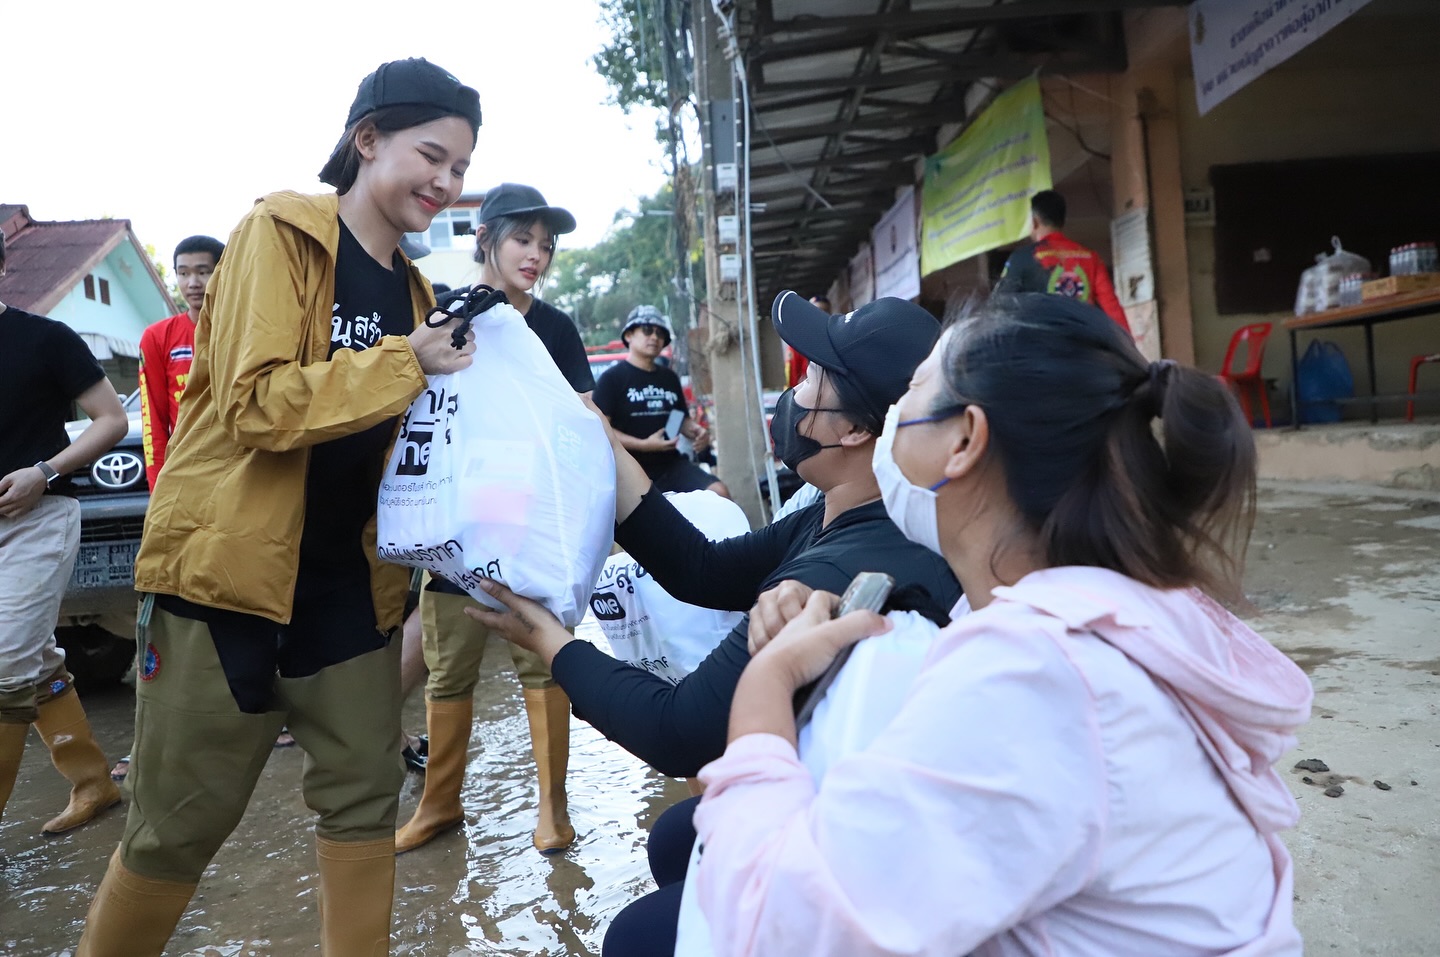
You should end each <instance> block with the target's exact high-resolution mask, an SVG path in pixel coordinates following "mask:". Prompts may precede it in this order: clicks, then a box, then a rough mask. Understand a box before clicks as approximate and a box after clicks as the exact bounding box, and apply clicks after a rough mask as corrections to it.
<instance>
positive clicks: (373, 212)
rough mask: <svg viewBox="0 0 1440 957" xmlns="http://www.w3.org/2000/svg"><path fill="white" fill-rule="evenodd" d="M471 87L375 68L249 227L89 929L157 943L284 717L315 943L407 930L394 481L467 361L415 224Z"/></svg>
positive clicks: (455, 179) (236, 240)
mask: <svg viewBox="0 0 1440 957" xmlns="http://www.w3.org/2000/svg"><path fill="white" fill-rule="evenodd" d="M479 126H480V101H479V96H478V94H477V93H476V92H475V91H474V90H473V89H470V88H469V87H466V86H463V85H461V83H460V82H459V81H458V80H456V79H455V78H454V77H453V76H451V75H450V74H448V73H446V72H445V71H444V70H442V69H440V68H439V67H437V66H434V65H433V64H430V63H427V62H426V61H424V60H402V61H395V62H392V63H386V64H384V65H382V66H381V67H380V68H379V69H378V70H376V71H375V72H374V73H372V74H370V76H368V77H366V78H365V79H364V80H363V81H362V82H361V84H360V89H359V92H358V94H357V95H356V98H355V102H354V104H353V105H352V106H351V108H350V113H349V116H348V118H347V120H346V130H345V134H344V136H343V137H342V138H341V140H340V143H339V145H337V147H336V149H335V152H334V154H333V155H332V156H331V158H330V160H329V161H328V162H327V163H326V165H325V167H324V169H323V170H322V171H321V174H320V178H321V179H322V180H323V181H324V182H326V183H328V184H330V185H332V186H334V187H335V188H336V192H335V193H333V194H329V195H324V196H302V195H299V194H296V193H275V194H271V195H269V196H266V197H265V198H263V199H261V200H260V201H259V202H257V203H256V205H255V207H254V208H253V209H252V210H251V212H250V214H249V215H248V216H246V217H245V219H244V220H243V221H242V222H241V223H240V225H239V226H238V227H237V228H236V229H235V232H234V233H233V234H232V235H231V237H230V242H229V244H228V247H227V251H226V256H225V260H224V262H223V263H222V265H221V267H220V268H219V270H218V271H217V272H216V273H215V276H214V279H213V280H212V282H211V283H210V288H209V289H208V290H207V292H206V296H205V305H204V308H203V309H202V310H201V313H200V320H199V324H198V326H197V328H196V334H195V364H194V367H193V369H192V372H191V377H190V381H189V383H188V385H187V387H186V391H185V398H184V401H183V402H182V404H181V409H180V420H179V423H178V425H177V428H176V432H175V435H174V437H173V438H172V439H171V444H170V454H169V460H168V461H167V462H166V468H165V471H164V472H163V473H162V475H161V477H160V479H159V481H158V483H157V484H156V487H155V492H154V495H153V496H152V498H151V503H150V511H149V514H148V516H147V518H146V523H145V538H144V543H143V545H142V546H141V549H140V555H139V557H138V558H137V560H136V568H135V580H136V588H137V589H138V590H139V591H140V592H141V593H142V594H143V595H144V596H145V597H144V600H143V604H142V611H141V622H140V624H141V628H140V634H139V641H140V646H141V647H140V656H141V657H140V667H139V669H138V672H139V679H140V680H139V682H138V689H139V690H138V693H137V699H138V702H137V709H136V716H135V748H134V755H135V762H134V764H133V766H132V770H131V772H130V782H131V788H132V801H131V805H130V811H129V819H128V821H127V822H126V827H125V834H124V837H123V838H122V840H121V843H120V847H119V849H118V850H117V851H116V852H115V855H114V856H113V857H112V858H111V861H110V867H109V870H108V871H107V872H106V874H105V878H104V880H103V881H102V883H101V885H100V888H99V890H98V892H97V894H96V897H95V901H94V903H93V904H92V905H91V908H90V914H89V917H88V918H87V921H86V926H85V933H84V936H83V937H82V939H81V941H80V946H79V950H78V952H77V954H80V955H87V957H102V955H103V957H152V955H154V957H158V955H159V954H160V953H161V951H162V949H163V948H164V946H165V943H166V941H167V940H169V938H170V936H171V934H172V933H173V932H174V929H175V926H176V924H177V923H178V922H179V919H180V917H181V914H182V913H183V912H184V910H185V907H186V905H187V904H188V902H189V900H190V897H191V895H192V894H193V893H194V891H195V888H196V886H197V884H198V882H199V879H200V876H201V874H202V872H203V871H204V869H205V867H206V865H207V864H208V863H209V862H210V859H211V858H212V857H213V856H214V854H215V852H216V851H217V850H219V848H220V846H221V844H223V843H224V841H225V839H226V838H227V837H228V836H229V834H230V832H231V831H232V830H233V829H234V827H235V825H236V824H237V823H238V822H239V821H240V818H241V815H242V814H243V813H244V811H245V807H246V804H247V803H248V802H249V798H250V793H251V791H252V790H253V789H254V786H255V782H256V780H257V779H258V777H259V774H260V771H261V769H262V768H263V767H264V765H265V759H266V757H267V756H268V755H269V753H270V747H271V744H272V742H273V741H274V739H275V734H276V732H277V731H278V730H279V729H280V727H281V725H284V724H288V726H289V728H290V731H291V733H292V734H293V735H294V736H295V739H296V741H297V742H298V743H299V744H300V746H301V747H302V748H304V749H305V751H306V760H305V774H304V782H303V785H304V795H305V802H306V804H308V805H309V806H310V808H311V809H313V810H314V811H315V813H316V815H317V819H316V825H315V839H316V853H317V856H318V858H319V870H320V885H319V887H320V894H319V910H320V915H321V939H322V944H321V952H322V953H323V954H324V955H325V957H355V955H366V957H370V955H376V954H387V953H389V937H390V913H391V905H392V900H393V894H394V881H395V864H394V861H395V856H394V833H395V817H396V810H397V804H398V795H399V790H400V785H401V780H402V778H403V775H404V772H403V770H402V767H401V763H400V756H399V750H400V709H399V704H400V695H399V669H398V659H399V652H400V647H399V645H400V643H399V641H398V640H392V639H393V638H394V637H395V635H396V634H397V633H398V626H399V625H400V618H401V613H402V609H403V605H404V600H405V592H406V584H407V580H408V577H409V575H408V572H407V571H406V570H404V569H401V568H399V567H396V566H392V565H384V564H382V563H380V562H379V561H378V560H377V559H376V557H375V499H376V490H377V487H378V484H379V480H380V474H381V471H382V470H383V467H384V463H385V460H386V455H387V451H388V449H389V446H390V444H391V443H392V442H393V441H394V438H395V434H396V431H397V429H398V427H399V421H400V420H399V416H401V415H402V414H403V413H404V411H405V409H406V408H407V406H408V405H409V403H410V402H411V400H413V399H414V398H415V397H416V396H418V395H419V394H420V392H421V391H422V390H423V389H424V386H425V376H426V374H427V373H428V374H440V373H448V372H454V371H457V370H458V369H460V368H463V367H464V366H466V365H469V363H470V361H471V359H470V353H471V352H473V350H474V344H473V341H472V340H468V339H467V341H466V342H465V343H464V345H463V347H462V348H459V349H457V348H455V347H454V346H453V345H452V342H451V331H450V330H449V329H446V328H431V327H430V326H428V325H426V324H425V323H424V321H423V320H424V319H425V316H426V314H427V313H428V312H429V310H430V307H431V306H432V305H433V302H434V300H433V299H432V296H431V292H430V285H429V283H428V282H427V281H426V280H425V279H424V278H423V277H422V276H421V275H420V273H419V271H418V270H416V269H415V268H414V267H413V266H412V265H411V264H410V263H409V261H408V260H406V259H405V257H404V255H403V254H402V253H400V251H399V249H398V246H399V242H400V239H401V236H402V235H403V234H404V233H406V232H424V231H425V230H427V229H428V228H429V226H430V222H431V220H432V219H433V218H434V216H435V214H436V213H438V212H440V210H442V209H444V208H445V207H447V206H449V205H450V204H451V203H452V202H454V201H455V200H456V199H457V198H458V197H459V196H460V193H461V189H462V186H463V183H464V178H465V171H466V169H467V167H468V166H469V163H470V154H471V153H472V152H473V150H474V148H475V140H476V135H477V133H478V130H479Z"/></svg>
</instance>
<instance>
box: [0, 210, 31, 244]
mask: <svg viewBox="0 0 1440 957" xmlns="http://www.w3.org/2000/svg"><path fill="white" fill-rule="evenodd" d="M16 213H25V214H26V218H27V219H28V218H29V211H28V210H27V209H26V208H25V207H24V206H18V205H15V204H13V203H0V226H3V225H5V224H6V223H7V222H9V221H10V218H11V217H12V216H14V215H15V214H16ZM6 238H9V234H8V233H7V234H6Z"/></svg>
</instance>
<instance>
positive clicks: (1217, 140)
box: [1167, 0, 1440, 415]
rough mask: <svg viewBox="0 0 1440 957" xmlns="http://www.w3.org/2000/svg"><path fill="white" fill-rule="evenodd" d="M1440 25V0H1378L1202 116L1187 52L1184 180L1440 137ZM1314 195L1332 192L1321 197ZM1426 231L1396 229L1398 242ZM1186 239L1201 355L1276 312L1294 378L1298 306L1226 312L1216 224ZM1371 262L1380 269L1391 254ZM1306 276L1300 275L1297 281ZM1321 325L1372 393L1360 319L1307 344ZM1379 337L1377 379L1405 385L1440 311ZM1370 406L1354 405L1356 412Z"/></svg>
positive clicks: (1384, 387) (1284, 380)
mask: <svg viewBox="0 0 1440 957" xmlns="http://www.w3.org/2000/svg"><path fill="white" fill-rule="evenodd" d="M1437 37H1440V3H1434V2H1428V0H1426V2H1417V0H1373V2H1372V3H1371V4H1370V5H1369V6H1368V7H1366V8H1365V9H1364V10H1362V11H1361V12H1360V13H1358V14H1356V15H1355V16H1353V17H1351V18H1350V19H1349V20H1347V21H1345V22H1344V23H1342V24H1340V25H1339V26H1338V27H1336V28H1335V29H1334V30H1332V31H1331V32H1330V33H1328V34H1326V35H1325V36H1324V37H1321V38H1320V39H1319V40H1317V41H1315V42H1314V43H1313V44H1312V45H1311V46H1309V47H1308V48H1306V49H1305V50H1303V51H1301V52H1300V53H1299V54H1297V55H1296V56H1294V57H1293V58H1291V59H1290V60H1288V61H1286V62H1285V63H1282V64H1281V65H1279V66H1278V67H1276V68H1275V69H1273V70H1271V71H1270V72H1268V73H1266V74H1265V75H1264V76H1261V77H1260V78H1259V79H1258V80H1256V81H1255V82H1253V83H1252V84H1250V85H1249V86H1247V87H1245V88H1244V89H1242V90H1240V91H1239V92H1238V93H1236V94H1234V95H1233V96H1232V97H1230V98H1229V99H1228V100H1226V101H1225V102H1223V103H1221V104H1220V105H1218V106H1217V107H1216V108H1215V109H1213V110H1212V111H1211V112H1210V113H1209V114H1208V115H1207V116H1204V117H1201V116H1200V115H1199V112H1198V109H1197V107H1196V102H1195V91H1194V79H1193V76H1192V74H1191V72H1190V69H1189V63H1188V55H1187V56H1185V57H1184V58H1183V60H1181V61H1179V62H1177V64H1176V67H1175V69H1174V84H1175V86H1174V88H1175V91H1176V93H1177V95H1176V97H1175V99H1174V102H1175V104H1176V119H1177V121H1178V127H1179V137H1180V146H1181V149H1180V157H1179V161H1180V175H1181V184H1180V186H1181V188H1182V189H1190V188H1204V187H1208V185H1209V174H1210V168H1211V167H1212V166H1216V165H1223V164H1234V163H1251V162H1264V161H1276V160H1292V159H1311V158H1325V157H1339V156H1357V155H1360V156H1372V155H1373V156H1378V155H1384V154H1393V153H1411V152H1421V151H1426V150H1437V149H1440V122H1436V120H1435V110H1434V104H1435V103H1437V102H1440V72H1437V71H1436V70H1435V69H1434V65H1433V61H1434V54H1435V39H1436V38H1437ZM1336 188H1337V189H1343V188H1344V184H1343V183H1337V184H1336ZM1415 188H1416V189H1427V190H1433V189H1436V188H1437V184H1436V183H1435V182H1433V181H1432V182H1428V183H1416V184H1415ZM1182 195H1183V194H1182ZM1317 201H1321V202H1323V197H1317ZM1437 228H1440V224H1437ZM1340 238H1341V239H1342V241H1343V240H1344V236H1341V237H1340ZM1428 238H1431V237H1422V236H1397V237H1395V242H1396V243H1397V244H1399V243H1401V242H1406V241H1414V240H1419V239H1428ZM1185 245H1186V247H1187V248H1188V253H1189V275H1188V284H1189V293H1190V305H1191V310H1192V312H1193V322H1194V326H1193V328H1194V348H1195V362H1196V364H1197V365H1198V366H1199V367H1200V368H1203V369H1211V370H1218V369H1219V368H1220V364H1221V362H1222V361H1223V359H1224V355H1225V349H1226V346H1227V345H1228V343H1229V341H1230V338H1231V336H1232V335H1233V333H1234V331H1235V330H1236V329H1237V328H1239V327H1240V326H1242V325H1245V324H1247V323H1252V322H1273V323H1276V330H1275V332H1274V334H1273V335H1272V338H1271V340H1270V344H1269V346H1268V348H1267V351H1266V356H1265V374H1266V375H1267V376H1271V377H1274V378H1276V379H1277V380H1279V381H1280V383H1281V385H1282V387H1283V388H1288V382H1289V374H1290V373H1289V352H1288V342H1287V336H1286V334H1285V332H1284V330H1282V329H1281V328H1279V323H1280V322H1281V321H1283V320H1284V319H1287V318H1290V316H1291V313H1290V312H1288V311H1287V312H1283V313H1266V314H1254V313H1250V314H1241V315H1226V316H1221V315H1219V313H1218V310H1217V308H1216V301H1215V269H1214V264H1215V242H1214V228H1213V227H1211V226H1195V225H1188V226H1186V227H1185ZM1322 251H1323V250H1320V249H1316V250H1314V252H1315V253H1319V252H1322ZM1373 265H1374V266H1375V267H1376V268H1377V269H1378V270H1379V271H1381V272H1382V273H1383V272H1384V271H1385V269H1386V266H1387V264H1385V263H1375V264H1373ZM1299 279H1300V277H1299V276H1298V275H1297V276H1296V277H1295V281H1296V284H1297V285H1298V283H1299ZM1317 336H1318V337H1320V338H1325V339H1330V340H1332V341H1334V342H1337V343H1338V344H1339V345H1340V347H1341V348H1342V349H1343V350H1344V352H1345V354H1346V356H1347V358H1348V359H1349V361H1350V366H1351V369H1352V371H1353V372H1354V374H1355V379H1356V390H1357V392H1362V393H1363V392H1364V391H1365V389H1366V388H1367V387H1368V386H1367V383H1366V382H1365V364H1364V363H1365V360H1364V354H1365V353H1364V338H1363V333H1362V332H1361V330H1360V329H1358V328H1356V329H1334V330H1323V331H1320V332H1317V333H1313V334H1310V333H1306V334H1302V336H1301V342H1300V348H1301V350H1303V349H1304V348H1305V345H1306V343H1307V342H1308V341H1309V340H1310V339H1312V338H1315V337H1317ZM1375 346H1376V366H1377V372H1378V381H1379V389H1380V391H1381V392H1382V393H1386V392H1388V393H1397V392H1403V391H1405V385H1406V377H1407V374H1408V363H1409V358H1410V356H1411V355H1413V354H1415V353H1418V352H1434V351H1436V350H1437V349H1440V317H1437V316H1431V317H1426V318H1421V319H1415V320H1407V321H1403V322H1397V323H1392V324H1387V325H1381V326H1377V327H1376V330H1375ZM1167 351H1168V350H1167ZM1365 411H1366V410H1365V409H1363V408H1360V407H1358V406H1357V407H1355V408H1354V409H1353V411H1352V412H1351V413H1350V414H1351V415H1361V414H1364V413H1365Z"/></svg>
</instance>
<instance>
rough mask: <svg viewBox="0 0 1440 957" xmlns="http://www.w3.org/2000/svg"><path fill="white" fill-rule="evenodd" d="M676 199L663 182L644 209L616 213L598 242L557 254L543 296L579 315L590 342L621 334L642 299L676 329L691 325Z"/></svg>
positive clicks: (577, 318)
mask: <svg viewBox="0 0 1440 957" xmlns="http://www.w3.org/2000/svg"><path fill="white" fill-rule="evenodd" d="M672 202H673V201H672V200H671V197H670V187H669V186H664V187H662V188H661V189H660V191H659V192H658V193H656V194H655V195H654V196H648V197H646V198H644V199H642V200H641V201H640V203H639V208H637V209H633V210H621V211H620V212H619V213H617V214H616V215H615V225H614V227H612V228H611V230H610V232H609V234H608V235H606V237H605V238H604V239H602V240H600V242H598V243H596V244H595V245H594V246H592V247H590V248H589V249H564V248H561V249H560V250H559V251H558V252H557V253H556V254H555V264H554V265H553V266H552V267H551V269H550V277H549V279H548V280H547V281H546V285H545V291H544V293H543V295H544V298H545V299H546V301H547V302H553V303H554V304H555V305H557V306H559V307H560V308H561V309H564V310H565V311H566V312H568V313H570V315H571V316H573V317H575V322H576V323H577V324H578V325H579V327H580V333H581V336H582V337H583V338H584V339H585V342H586V344H587V345H602V344H604V343H606V342H609V341H610V340H612V339H616V338H619V335H620V327H621V326H622V325H623V324H624V322H625V317H626V315H628V314H629V312H630V310H631V309H633V308H634V307H635V306H637V305H640V304H641V303H648V304H650V305H654V306H657V307H659V309H660V310H661V311H662V312H664V313H667V314H668V315H669V316H670V317H671V322H672V323H674V325H675V326H676V328H677V330H679V329H683V328H684V327H685V326H686V325H687V324H688V323H687V321H688V317H689V312H690V307H689V304H688V303H686V302H684V301H682V300H681V299H680V298H679V296H678V295H677V293H676V289H675V272H676V271H675V245H674V243H675V240H674V235H673V233H672V231H671V230H672V228H673V224H672V219H673V217H672V215H671V209H672Z"/></svg>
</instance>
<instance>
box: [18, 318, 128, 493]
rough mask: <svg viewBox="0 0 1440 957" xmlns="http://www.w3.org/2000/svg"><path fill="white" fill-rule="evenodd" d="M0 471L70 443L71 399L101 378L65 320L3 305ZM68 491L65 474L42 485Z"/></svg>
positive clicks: (27, 463) (51, 490) (42, 457)
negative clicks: (68, 430)
mask: <svg viewBox="0 0 1440 957" xmlns="http://www.w3.org/2000/svg"><path fill="white" fill-rule="evenodd" d="M0 342H4V343H5V348H3V349H0V476H4V475H9V474H10V473H11V472H14V471H15V470H16V469H23V468H27V467H29V466H31V465H34V464H35V463H36V462H43V461H44V460H46V459H48V458H51V457H53V456H54V455H55V454H56V453H57V452H60V451H61V450H63V449H64V448H65V447H66V446H68V445H69V444H70V437H69V436H68V435H66V433H65V420H66V419H68V418H69V417H70V403H72V402H74V401H75V400H76V399H77V398H79V397H80V396H81V395H82V394H83V393H84V392H85V391H86V390H87V389H89V388H90V387H91V386H93V385H94V384H95V383H97V382H99V381H100V380H101V379H103V378H105V370H104V369H101V368H100V363H99V362H96V361H95V356H94V355H93V354H92V353H91V352H90V347H89V346H87V345H85V340H84V339H81V338H80V336H79V334H77V333H76V332H75V331H74V330H73V329H71V328H70V327H69V326H67V325H65V324H64V323H63V322H57V321H55V320H54V319H47V318H45V317H44V316H37V315H35V314H33V313H29V312H25V311H24V310H21V309H16V308H15V307H14V306H8V307H6V309H5V311H4V312H0ZM46 491H47V492H49V493H50V494H52V495H73V494H74V491H73V488H72V486H71V484H70V480H69V478H68V477H65V476H61V477H60V478H58V479H56V480H55V481H54V482H52V483H51V485H50V487H49V488H48V489H46Z"/></svg>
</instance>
